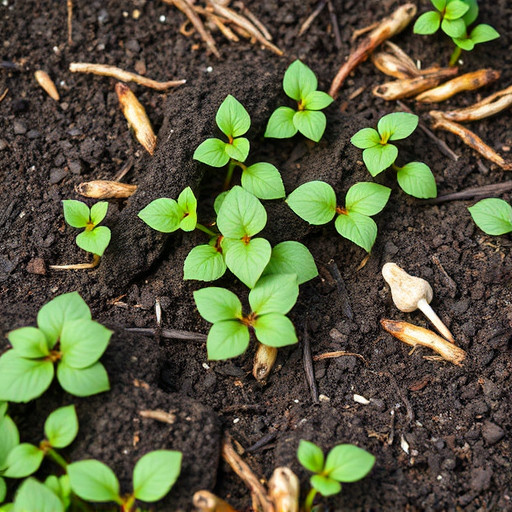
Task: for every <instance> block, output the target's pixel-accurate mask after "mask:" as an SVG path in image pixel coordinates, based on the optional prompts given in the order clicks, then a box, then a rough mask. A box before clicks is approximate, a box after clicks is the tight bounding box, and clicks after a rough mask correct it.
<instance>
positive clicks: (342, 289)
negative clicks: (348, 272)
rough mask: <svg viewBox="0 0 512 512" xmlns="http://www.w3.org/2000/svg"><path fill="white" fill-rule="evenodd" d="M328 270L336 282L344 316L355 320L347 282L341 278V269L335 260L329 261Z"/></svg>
mask: <svg viewBox="0 0 512 512" xmlns="http://www.w3.org/2000/svg"><path fill="white" fill-rule="evenodd" d="M327 269H328V270H329V272H330V273H331V275H332V277H333V279H334V280H335V281H336V287H337V288H338V293H339V296H340V302H341V309H342V311H343V314H344V315H345V316H346V317H347V318H348V319H349V320H352V319H353V318H354V313H353V311H352V307H351V306H350V300H349V297H348V291H347V287H346V285H345V281H344V280H343V277H341V272H340V269H339V268H338V265H336V263H335V261H334V260H331V261H329V263H328V264H327Z"/></svg>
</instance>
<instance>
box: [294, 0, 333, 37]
mask: <svg viewBox="0 0 512 512" xmlns="http://www.w3.org/2000/svg"><path fill="white" fill-rule="evenodd" d="M326 5H327V0H321V1H320V2H318V4H317V5H316V7H315V9H314V10H313V12H312V13H311V14H310V15H309V16H308V17H307V18H306V20H305V21H304V23H303V24H302V25H301V26H300V29H299V33H298V36H299V37H300V36H301V35H302V34H304V33H305V32H306V31H307V30H308V29H309V27H310V26H311V25H312V23H313V21H315V19H316V18H317V16H318V15H319V14H320V13H321V12H322V10H323V8H324V7H325V6H326Z"/></svg>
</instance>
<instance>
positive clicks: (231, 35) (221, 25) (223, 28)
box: [208, 13, 240, 43]
mask: <svg viewBox="0 0 512 512" xmlns="http://www.w3.org/2000/svg"><path fill="white" fill-rule="evenodd" d="M208 16H209V17H210V18H211V19H212V21H213V23H215V26H216V27H217V28H218V29H219V30H220V31H221V32H222V34H223V35H224V37H225V38H226V39H227V40H228V41H232V42H234V43H237V42H238V41H240V39H239V37H238V36H237V35H236V34H235V33H234V32H233V31H232V30H231V29H230V28H229V27H227V26H226V25H224V23H223V22H222V21H221V20H220V17H219V16H216V15H215V14H213V13H209V14H208Z"/></svg>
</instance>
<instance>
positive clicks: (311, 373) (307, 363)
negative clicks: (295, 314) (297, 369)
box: [302, 317, 318, 404]
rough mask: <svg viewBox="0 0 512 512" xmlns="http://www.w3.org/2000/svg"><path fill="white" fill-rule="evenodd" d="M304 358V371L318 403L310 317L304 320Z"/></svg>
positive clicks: (313, 397)
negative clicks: (310, 339) (309, 323)
mask: <svg viewBox="0 0 512 512" xmlns="http://www.w3.org/2000/svg"><path fill="white" fill-rule="evenodd" d="M302 360H303V362H304V372H305V373H306V380H307V383H308V386H309V390H310V392H311V398H312V399H313V403H314V404H317V403H318V388H317V386H316V379H315V369H314V367H313V360H312V359H311V343H310V341H309V333H308V319H307V317H306V319H305V321H304V337H303V338H302Z"/></svg>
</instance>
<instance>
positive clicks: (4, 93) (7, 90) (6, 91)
mask: <svg viewBox="0 0 512 512" xmlns="http://www.w3.org/2000/svg"><path fill="white" fill-rule="evenodd" d="M8 92H9V89H8V88H7V87H6V88H5V91H4V92H3V93H2V94H1V95H0V103H2V101H4V98H5V97H6V96H7V93H8Z"/></svg>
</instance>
